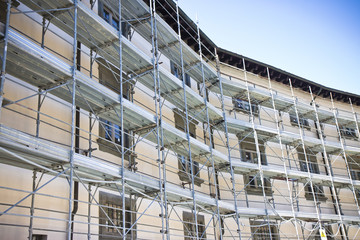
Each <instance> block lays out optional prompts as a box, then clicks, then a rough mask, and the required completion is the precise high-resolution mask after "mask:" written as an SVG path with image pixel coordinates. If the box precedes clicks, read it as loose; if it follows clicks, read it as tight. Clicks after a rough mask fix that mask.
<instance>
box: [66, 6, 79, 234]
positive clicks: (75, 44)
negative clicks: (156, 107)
mask: <svg viewBox="0 0 360 240" xmlns="http://www.w3.org/2000/svg"><path fill="white" fill-rule="evenodd" d="M73 2H74V39H73V40H74V42H73V59H72V60H73V62H72V63H73V66H72V105H71V148H70V169H69V171H70V177H69V185H70V187H69V212H68V215H69V216H68V226H67V239H68V240H71V235H72V233H71V224H72V205H73V200H72V197H73V180H74V176H73V175H74V155H75V115H76V106H75V104H76V103H75V96H76V94H75V91H76V77H75V75H76V55H77V15H78V8H77V6H78V0H73Z"/></svg>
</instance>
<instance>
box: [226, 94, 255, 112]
mask: <svg viewBox="0 0 360 240" xmlns="http://www.w3.org/2000/svg"><path fill="white" fill-rule="evenodd" d="M232 103H233V110H234V111H236V112H243V113H247V114H250V105H249V101H248V100H245V99H243V98H240V97H233V98H232ZM251 110H252V113H253V115H255V116H257V115H259V105H258V104H255V103H251Z"/></svg>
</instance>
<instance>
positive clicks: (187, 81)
mask: <svg viewBox="0 0 360 240" xmlns="http://www.w3.org/2000/svg"><path fill="white" fill-rule="evenodd" d="M170 70H171V73H172V74H173V75H174V76H175V77H177V78H178V79H180V80H181V81H182V80H183V78H182V75H181V68H180V67H179V66H177V65H176V64H175V63H174V62H173V61H170ZM185 84H186V85H187V86H188V87H191V79H190V76H189V75H188V74H187V73H185Z"/></svg>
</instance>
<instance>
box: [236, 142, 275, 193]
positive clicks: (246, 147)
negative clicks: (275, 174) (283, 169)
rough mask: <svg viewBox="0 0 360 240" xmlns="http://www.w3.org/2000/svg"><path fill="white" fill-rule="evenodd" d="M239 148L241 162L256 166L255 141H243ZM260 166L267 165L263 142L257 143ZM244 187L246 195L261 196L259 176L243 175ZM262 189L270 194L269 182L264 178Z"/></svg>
mask: <svg viewBox="0 0 360 240" xmlns="http://www.w3.org/2000/svg"><path fill="white" fill-rule="evenodd" d="M240 148H241V161H243V162H249V163H253V164H258V157H257V152H256V146H255V140H254V139H253V138H246V139H243V140H242V142H241V143H240ZM259 150H260V156H261V157H260V158H261V164H262V165H267V160H266V155H265V147H264V144H263V142H259ZM244 185H245V186H246V188H245V190H246V193H248V194H252V195H262V194H263V192H262V185H261V178H260V175H256V176H253V175H245V176H244ZM264 189H265V193H266V194H267V195H271V194H272V190H271V182H270V179H269V178H264Z"/></svg>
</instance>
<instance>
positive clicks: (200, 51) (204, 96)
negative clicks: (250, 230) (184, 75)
mask: <svg viewBox="0 0 360 240" xmlns="http://www.w3.org/2000/svg"><path fill="white" fill-rule="evenodd" d="M196 30H197V35H198V39H197V40H198V44H199V61H200V67H201V78H202V82H203V99H204V105H205V112H206V125H207V132H208V135H209V151H210V159H211V167H212V174H213V176H214V177H213V179H214V186H215V202H216V213H215V214H216V215H217V219H218V226H219V234H220V235H219V237H220V239H223V235H222V229H221V216H220V210H219V196H218V191H217V183H216V172H215V164H214V158H213V142H212V137H211V128H210V120H209V109H208V101H207V91H206V82H205V74H204V63H203V58H202V49H201V38H200V29H199V21H198V20H197V21H196ZM210 184H211V183H210ZM214 222H215V219H214ZM215 226H216V224H215ZM214 236H215V238H216V237H217V235H216V229H215V227H214Z"/></svg>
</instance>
